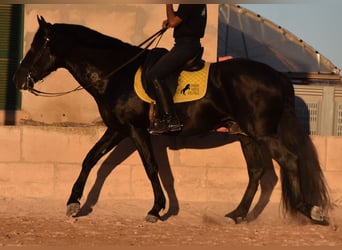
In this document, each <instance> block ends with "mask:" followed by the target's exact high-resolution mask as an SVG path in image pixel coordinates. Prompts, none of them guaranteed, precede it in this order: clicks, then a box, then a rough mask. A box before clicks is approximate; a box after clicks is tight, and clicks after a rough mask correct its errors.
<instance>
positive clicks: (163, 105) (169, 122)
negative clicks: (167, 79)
mask: <svg viewBox="0 0 342 250" xmlns="http://www.w3.org/2000/svg"><path fill="white" fill-rule="evenodd" d="M153 86H154V89H155V99H156V105H157V109H158V112H157V113H161V115H160V116H159V117H154V119H153V121H152V123H151V125H150V128H149V129H148V131H149V133H150V134H163V133H167V132H175V131H180V130H181V129H182V127H183V125H182V124H181V122H180V121H179V119H178V117H177V116H176V114H175V111H174V107H173V101H172V95H171V92H170V90H169V89H168V88H167V86H165V85H163V84H162V83H160V82H159V81H158V80H154V81H153Z"/></svg>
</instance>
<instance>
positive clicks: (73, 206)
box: [66, 203, 80, 217]
mask: <svg viewBox="0 0 342 250" xmlns="http://www.w3.org/2000/svg"><path fill="white" fill-rule="evenodd" d="M79 211H80V204H79V203H70V204H69V205H68V206H67V211H66V215H67V216H68V217H70V216H72V217H75V216H76V215H77V214H78V212H79Z"/></svg>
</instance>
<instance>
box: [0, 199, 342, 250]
mask: <svg viewBox="0 0 342 250" xmlns="http://www.w3.org/2000/svg"><path fill="white" fill-rule="evenodd" d="M341 205H342V204H338V206H337V207H336V208H335V209H334V210H333V213H332V214H331V216H332V217H331V221H332V222H333V225H334V226H319V225H312V224H310V223H308V221H307V220H306V219H304V218H296V219H294V218H288V217H284V215H283V214H282V212H281V208H280V207H279V204H277V203H274V202H273V203H269V204H268V205H267V207H266V208H265V210H264V211H263V213H262V214H261V215H260V216H259V217H258V218H257V219H256V220H254V221H252V222H250V223H241V224H238V225H234V224H228V223H226V222H225V220H224V218H223V216H224V214H226V213H227V212H229V211H230V210H232V209H233V208H234V204H227V203H215V202H206V203H198V202H181V203H180V209H179V213H178V214H177V215H176V216H171V217H170V218H168V219H167V220H165V221H158V222H157V223H154V224H152V223H148V222H145V221H144V216H145V215H146V213H147V211H148V210H149V208H150V207H151V206H152V201H147V200H121V201H118V200H113V201H110V200H105V201H99V202H98V204H96V206H95V207H93V210H92V212H91V213H89V214H88V215H86V216H82V217H78V218H76V219H75V218H68V217H66V216H65V210H66V206H65V201H61V200H44V199H39V198H32V199H23V200H19V199H18V200H14V199H8V198H0V246H59V247H63V246H68V247H70V246H75V247H83V246H85V247H89V246H136V247H140V246H141V247H144V246H146V247H147V246H183V247H184V246H185V247H186V246H192V247H193V246H229V247H234V246H342V233H341V229H340V225H341V224H342V209H341Z"/></svg>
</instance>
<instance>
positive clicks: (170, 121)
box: [148, 116, 183, 135]
mask: <svg viewBox="0 0 342 250" xmlns="http://www.w3.org/2000/svg"><path fill="white" fill-rule="evenodd" d="M182 127H183V125H182V124H181V123H180V121H179V119H178V118H177V117H176V116H164V117H163V118H162V119H159V118H155V119H154V120H153V121H152V122H151V125H150V128H149V129H148V132H149V133H150V134H152V135H159V134H164V133H168V132H177V131H180V130H182Z"/></svg>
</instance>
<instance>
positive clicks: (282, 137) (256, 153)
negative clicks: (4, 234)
mask: <svg viewBox="0 0 342 250" xmlns="http://www.w3.org/2000/svg"><path fill="white" fill-rule="evenodd" d="M38 22H39V29H38V31H37V33H36V34H35V37H34V39H33V42H32V45H31V49H30V50H29V51H28V53H27V54H26V56H25V58H24V59H23V61H22V62H21V65H20V66H19V68H18V70H17V72H16V73H15V75H14V78H13V79H14V82H15V84H16V86H17V87H18V88H19V89H24V90H26V89H28V90H32V89H33V85H34V83H35V82H37V81H40V80H42V79H43V78H44V77H46V76H47V75H49V74H50V73H51V72H52V71H54V70H56V69H57V68H60V67H63V68H66V69H67V70H68V71H69V72H70V73H71V74H72V75H73V77H74V78H75V79H76V80H77V81H78V82H79V83H80V85H81V86H82V87H83V88H84V89H85V90H86V91H88V92H89V94H91V95H92V96H93V98H94V99H95V101H96V103H97V105H98V108H99V112H100V114H101V117H102V119H103V122H104V123H105V125H106V126H107V130H106V132H105V133H104V135H103V136H102V138H101V139H100V140H99V141H98V142H97V143H96V144H95V146H94V147H93V148H92V149H91V150H90V152H89V153H88V154H87V156H86V158H85V159H84V162H83V164H82V170H81V173H80V175H79V177H78V179H77V180H76V182H75V184H74V186H73V188H72V192H71V195H70V198H69V200H68V202H67V214H68V215H69V216H71V215H72V216H75V215H76V214H77V213H78V212H79V209H80V202H79V200H80V198H81V196H82V193H83V189H84V186H85V183H86V181H87V178H88V175H89V173H90V171H91V169H92V167H93V166H94V165H95V164H96V163H97V162H98V160H99V159H100V158H101V157H102V156H104V155H105V154H107V153H108V152H109V151H111V150H112V149H113V148H114V147H115V146H116V145H117V144H118V143H120V141H122V140H123V139H125V138H127V137H129V138H131V139H132V140H133V142H134V144H135V146H136V148H137V150H138V152H139V155H140V157H141V159H142V162H143V165H144V167H145V170H146V173H147V176H148V178H149V180H150V181H151V184H152V188H153V194H154V203H153V207H152V209H151V210H150V211H149V212H148V215H147V217H146V219H147V220H148V221H152V222H155V221H157V220H158V218H160V214H159V212H160V211H161V210H162V209H164V208H165V203H166V199H165V196H164V193H163V190H162V187H161V183H160V181H159V179H158V166H157V163H156V160H155V156H154V155H153V152H152V145H151V136H150V135H149V133H148V131H147V128H148V126H149V123H150V121H149V111H150V104H149V103H146V102H144V101H142V100H140V99H139V97H138V96H137V95H136V93H135V91H134V87H133V81H134V75H135V72H136V71H137V69H138V68H139V67H140V66H141V65H143V64H144V61H145V60H146V58H147V56H148V54H149V52H150V51H149V50H143V49H142V48H140V47H138V46H133V45H130V44H127V43H124V42H122V41H120V40H118V39H115V38H112V37H108V36H105V35H103V34H100V33H98V32H96V31H94V30H91V29H88V28H86V27H83V26H80V25H71V24H50V23H47V22H46V21H45V20H44V18H42V17H38ZM137 55H139V56H137ZM132 58H134V60H131V59H132ZM127 62H130V63H127ZM122 65H125V66H124V67H123V66H122ZM115 69H120V70H117V72H116V73H115V74H111V73H110V72H113V70H114V71H115ZM294 98H295V95H294V89H293V86H292V84H291V82H290V80H289V79H287V78H286V77H285V76H284V75H283V74H281V73H279V72H277V71H275V70H274V69H272V68H271V67H269V66H267V65H265V64H262V63H259V62H255V61H251V60H246V59H232V60H228V61H224V62H218V63H212V64H211V65H210V70H209V77H208V87H207V92H206V94H205V96H204V97H203V98H202V99H200V100H198V101H193V102H187V103H179V104H176V112H177V114H178V116H179V117H180V119H181V120H182V122H183V124H184V127H183V129H182V131H181V132H177V133H175V135H177V136H183V135H196V134H203V133H207V132H208V131H212V130H215V129H217V128H220V127H226V128H227V131H233V132H235V133H236V132H237V136H238V139H239V141H240V143H241V147H242V151H243V154H244V157H245V159H246V162H247V167H248V176H249V182H248V186H247V189H246V191H245V194H244V195H243V198H242V200H241V202H240V204H239V205H238V207H237V208H236V209H235V210H233V211H232V212H230V213H228V214H227V215H226V217H227V218H230V219H232V220H233V221H234V222H235V223H237V222H238V221H240V219H241V218H242V219H244V218H246V216H247V213H248V211H249V209H250V206H251V203H252V200H253V198H254V196H255V193H256V191H257V188H258V186H259V184H260V183H261V182H260V181H261V180H262V178H263V175H264V173H265V170H266V168H267V166H269V165H270V164H272V163H271V161H272V158H273V159H275V160H276V161H277V162H278V163H279V165H280V167H281V168H280V174H281V183H282V200H283V204H284V208H285V210H287V211H289V212H291V213H293V214H295V213H298V212H299V213H302V214H304V215H305V216H307V217H308V218H310V220H311V221H312V222H314V223H318V224H328V221H327V219H326V217H325V216H324V214H323V213H325V212H326V211H327V209H328V208H329V207H330V202H329V195H328V192H327V188H326V184H325V180H324V176H323V173H322V170H321V168H320V165H319V162H318V157H317V153H316V151H315V148H314V146H313V144H312V141H311V140H310V137H309V136H308V135H307V134H305V133H304V132H303V130H302V128H301V126H300V125H299V122H298V120H297V118H296V116H295V107H294ZM272 168H273V167H272ZM227 178H229V177H227Z"/></svg>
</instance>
